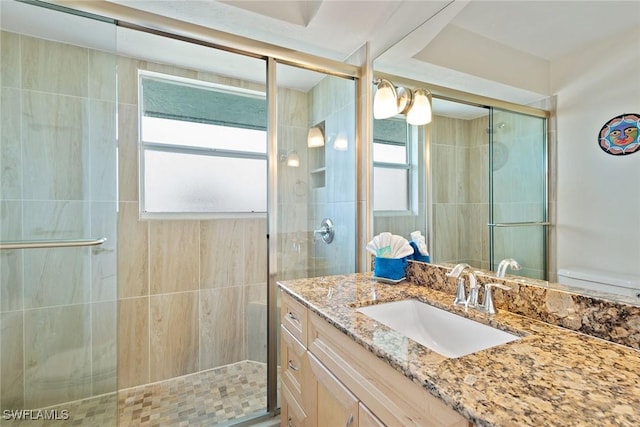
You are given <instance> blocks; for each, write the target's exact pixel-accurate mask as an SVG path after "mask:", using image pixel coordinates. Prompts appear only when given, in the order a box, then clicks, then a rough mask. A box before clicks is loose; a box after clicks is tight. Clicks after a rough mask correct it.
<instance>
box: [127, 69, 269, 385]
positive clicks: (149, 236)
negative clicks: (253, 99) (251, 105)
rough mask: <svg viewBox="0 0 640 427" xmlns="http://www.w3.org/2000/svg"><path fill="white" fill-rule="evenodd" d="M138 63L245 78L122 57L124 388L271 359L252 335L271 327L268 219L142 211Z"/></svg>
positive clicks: (213, 79) (220, 80)
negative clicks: (148, 216)
mask: <svg viewBox="0 0 640 427" xmlns="http://www.w3.org/2000/svg"><path fill="white" fill-rule="evenodd" d="M138 69H142V70H151V71H156V72H164V73H168V74H172V75H178V76H182V77H190V78H199V79H202V80H206V81H211V82H216V83H223V84H224V83H227V84H230V83H232V82H233V83H236V84H237V83H238V82H237V81H232V80H231V79H229V78H226V77H220V76H215V75H211V74H205V73H199V72H196V71H193V70H184V69H179V68H177V67H173V66H168V65H163V64H156V63H149V62H145V61H139V60H135V59H131V58H124V57H120V58H118V71H119V82H120V84H119V87H118V93H119V105H118V111H119V123H118V127H119V140H118V148H119V159H118V161H119V167H120V169H119V183H120V186H119V194H120V212H119V218H118V221H119V224H118V253H119V255H118V259H119V261H118V289H119V300H118V305H119V306H118V322H119V328H118V387H119V388H127V387H132V386H136V385H140V384H145V383H148V382H154V381H161V380H165V379H168V378H172V377H176V376H180V375H185V374H190V373H193V372H197V371H200V370H204V369H210V368H214V367H218V366H222V365H225V364H229V363H234V362H237V361H241V360H246V359H248V358H251V359H252V360H260V361H266V353H265V351H266V347H264V346H260V345H257V346H256V345H254V346H253V347H252V351H249V345H248V337H249V335H251V336H252V337H253V339H254V344H255V343H257V342H259V340H260V339H262V340H264V337H265V336H266V281H267V255H266V251H267V240H266V231H267V228H266V219H265V218H264V217H263V218H228V219H216V220H173V219H171V220H169V219H167V220H158V219H152V220H140V219H139V213H138V211H139V209H138V131H137V129H138V123H137V122H138V118H137V114H138V107H137V72H138ZM241 86H243V87H248V88H251V89H263V88H262V87H260V86H259V85H256V84H252V83H248V82H243V83H241ZM255 307H258V309H257V310H256V309H255ZM261 307H264V309H260V308H261ZM249 319H251V320H252V321H249ZM256 337H257V338H256ZM265 343H266V340H265Z"/></svg>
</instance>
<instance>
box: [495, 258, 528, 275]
mask: <svg viewBox="0 0 640 427" xmlns="http://www.w3.org/2000/svg"><path fill="white" fill-rule="evenodd" d="M508 267H511V269H512V270H520V269H521V268H522V267H520V264H518V261H516V260H515V259H513V258H505V259H503V260H502V261H500V264H498V271H497V272H496V277H497V278H499V279H503V278H504V276H505V274H506V273H507V268H508Z"/></svg>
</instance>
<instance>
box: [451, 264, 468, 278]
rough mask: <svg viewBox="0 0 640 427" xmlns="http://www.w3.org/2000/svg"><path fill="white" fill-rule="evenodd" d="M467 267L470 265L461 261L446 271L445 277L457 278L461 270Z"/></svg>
mask: <svg viewBox="0 0 640 427" xmlns="http://www.w3.org/2000/svg"><path fill="white" fill-rule="evenodd" d="M467 268H471V266H470V265H469V264H466V263H464V262H461V263H460V264H457V265H456V266H455V267H453V269H452V270H451V271H450V272H448V273H447V277H454V278H456V279H457V278H458V277H460V275H461V274H462V272H463V271H464V270H465V269H467Z"/></svg>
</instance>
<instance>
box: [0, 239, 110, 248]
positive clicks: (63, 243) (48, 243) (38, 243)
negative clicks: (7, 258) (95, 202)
mask: <svg viewBox="0 0 640 427" xmlns="http://www.w3.org/2000/svg"><path fill="white" fill-rule="evenodd" d="M106 241H107V238H106V237H102V238H100V239H75V240H23V241H14V242H0V249H35V248H70V247H76V246H97V245H101V244H103V243H104V242H106Z"/></svg>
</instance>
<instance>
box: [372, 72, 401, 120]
mask: <svg viewBox="0 0 640 427" xmlns="http://www.w3.org/2000/svg"><path fill="white" fill-rule="evenodd" d="M374 83H375V84H376V86H377V88H378V89H377V90H376V94H375V95H374V97H373V117H374V118H376V119H388V118H389V117H393V116H395V115H396V114H398V92H397V91H396V87H395V86H394V85H393V83H391V82H390V81H389V80H386V79H379V80H376V81H375V82H374Z"/></svg>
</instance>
